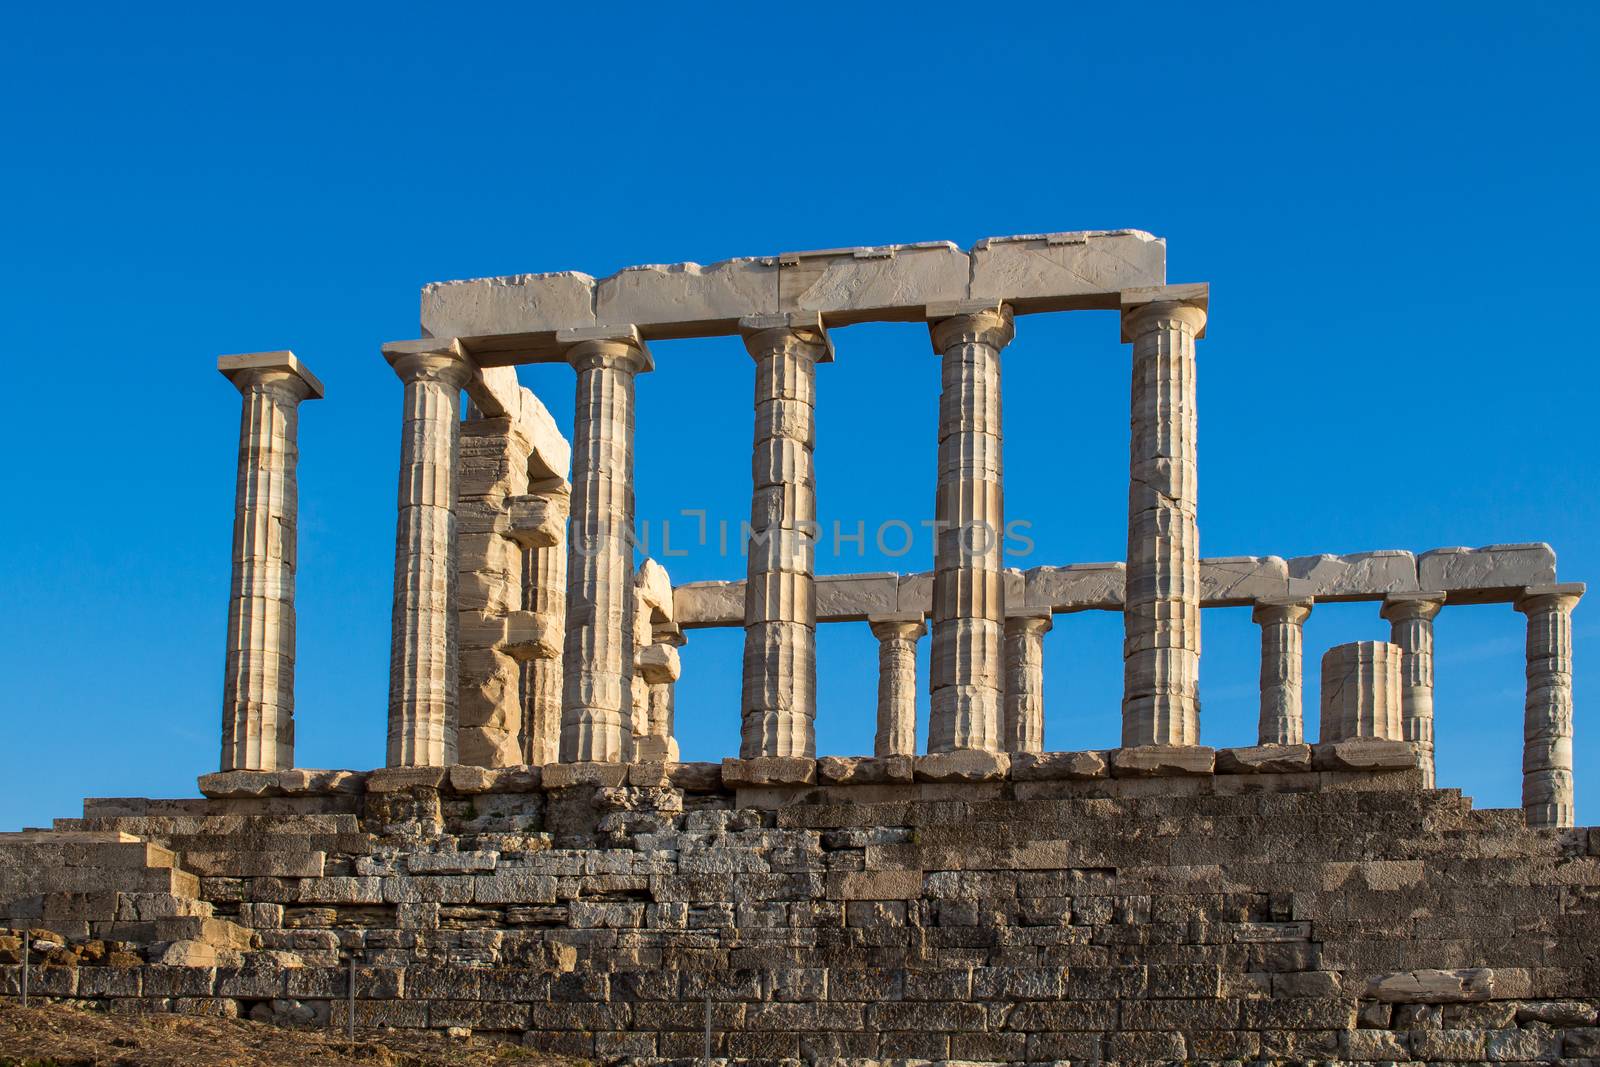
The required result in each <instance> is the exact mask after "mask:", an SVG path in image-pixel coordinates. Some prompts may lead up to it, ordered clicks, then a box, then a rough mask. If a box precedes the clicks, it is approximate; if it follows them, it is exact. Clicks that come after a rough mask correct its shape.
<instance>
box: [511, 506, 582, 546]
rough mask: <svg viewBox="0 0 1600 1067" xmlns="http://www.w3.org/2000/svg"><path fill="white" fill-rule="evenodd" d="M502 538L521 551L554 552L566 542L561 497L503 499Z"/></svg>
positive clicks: (563, 507)
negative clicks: (504, 537)
mask: <svg viewBox="0 0 1600 1067" xmlns="http://www.w3.org/2000/svg"><path fill="white" fill-rule="evenodd" d="M504 513H505V518H506V521H505V535H506V536H507V537H509V538H511V539H512V540H513V541H515V542H516V543H517V544H518V545H519V546H521V547H522V548H554V547H556V546H558V545H561V544H562V543H563V542H564V541H565V539H566V531H567V500H566V496H565V494H559V495H558V494H551V493H523V494H517V495H513V496H508V497H506V499H505V508H504Z"/></svg>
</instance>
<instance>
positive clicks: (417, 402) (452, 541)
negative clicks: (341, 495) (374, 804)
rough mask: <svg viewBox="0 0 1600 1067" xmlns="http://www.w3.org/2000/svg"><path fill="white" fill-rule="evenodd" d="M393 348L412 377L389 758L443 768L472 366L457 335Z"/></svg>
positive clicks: (450, 729)
mask: <svg viewBox="0 0 1600 1067" xmlns="http://www.w3.org/2000/svg"><path fill="white" fill-rule="evenodd" d="M385 355H387V356H389V359H390V363H391V364H392V365H393V367H394V369H395V373H396V374H398V375H399V376H400V380H401V381H403V382H404V383H405V401H404V417H403V423H402V427H401V433H400V494H399V511H400V514H399V521H398V522H397V524H396V536H395V554H394V616H393V627H392V633H393V640H392V644H391V647H390V653H389V742H388V763H389V766H391V767H437V766H444V765H447V764H451V763H454V762H455V761H456V730H457V704H456V699H457V692H456V687H457V683H458V667H459V664H458V660H457V642H456V635H457V632H458V628H459V620H458V619H457V617H456V608H457V605H456V590H457V577H456V551H457V546H456V516H455V466H456V453H457V449H458V447H459V439H460V429H461V389H462V387H463V386H464V385H465V384H466V382H467V379H468V378H469V377H470V376H471V373H472V368H471V365H470V364H469V363H468V362H467V361H466V358H465V357H464V356H463V355H462V353H461V350H460V347H459V346H458V345H456V344H455V343H454V342H449V343H445V344H442V345H441V346H440V347H439V348H437V349H435V350H432V351H421V352H418V351H405V352H400V353H390V352H387V351H386V352H385Z"/></svg>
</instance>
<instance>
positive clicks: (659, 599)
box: [633, 559, 674, 636]
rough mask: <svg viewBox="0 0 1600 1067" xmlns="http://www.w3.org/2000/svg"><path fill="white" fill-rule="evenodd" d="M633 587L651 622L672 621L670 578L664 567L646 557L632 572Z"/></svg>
mask: <svg viewBox="0 0 1600 1067" xmlns="http://www.w3.org/2000/svg"><path fill="white" fill-rule="evenodd" d="M633 588H634V592H635V595H637V596H638V597H639V599H640V600H642V601H643V602H644V604H645V606H646V607H648V608H649V609H650V621H651V623H652V624H654V623H661V622H672V621H673V618H674V613H673V602H672V598H673V591H672V579H671V578H670V577H669V576H668V575H667V569H666V568H665V567H663V566H662V565H661V564H659V563H657V562H656V561H655V560H653V559H646V560H645V561H644V562H643V563H641V564H639V569H638V570H637V571H635V572H634V575H633ZM635 636H641V635H635ZM643 636H648V635H643Z"/></svg>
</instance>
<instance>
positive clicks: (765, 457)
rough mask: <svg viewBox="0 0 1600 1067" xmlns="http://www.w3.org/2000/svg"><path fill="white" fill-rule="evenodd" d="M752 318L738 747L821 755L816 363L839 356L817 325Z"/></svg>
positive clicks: (748, 752)
mask: <svg viewBox="0 0 1600 1067" xmlns="http://www.w3.org/2000/svg"><path fill="white" fill-rule="evenodd" d="M772 323H773V320H771V319H767V318H762V319H747V320H745V321H744V322H743V323H742V324H741V325H742V326H743V328H744V336H745V345H746V347H748V348H749V350H750V355H751V356H752V357H753V358H754V359H755V362H756V391H755V447H754V458H753V462H752V466H751V470H752V482H753V494H752V497H751V503H750V539H749V544H748V557H747V560H746V581H745V615H744V622H745V633H744V684H743V695H742V699H741V708H740V713H741V720H742V728H741V731H740V742H739V754H740V756H742V757H744V758H746V759H748V758H751V757H755V756H800V757H807V758H809V757H812V756H815V755H816V748H817V742H816V727H815V720H816V704H817V663H816V626H817V616H816V602H815V582H814V579H813V577H812V572H813V557H814V556H815V552H816V482H815V478H814V475H813V466H812V458H811V452H812V447H813V445H814V443H815V437H816V416H815V408H816V365H817V363H819V362H823V361H826V360H827V359H829V358H831V353H830V350H829V347H828V340H827V335H826V334H825V333H824V331H823V330H822V329H821V325H820V322H818V323H816V324H815V325H799V324H789V323H785V324H783V325H773V324H772Z"/></svg>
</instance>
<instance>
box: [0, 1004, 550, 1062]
mask: <svg viewBox="0 0 1600 1067" xmlns="http://www.w3.org/2000/svg"><path fill="white" fill-rule="evenodd" d="M578 1063H579V1061H576V1060H562V1059H559V1058H557V1057H553V1056H548V1055H545V1054H543V1053H539V1052H534V1051H532V1050H530V1049H525V1048H523V1047H522V1046H520V1045H509V1044H492V1043H489V1042H487V1041H474V1040H461V1039H451V1038H447V1037H445V1036H444V1035H442V1034H432V1033H417V1032H412V1031H398V1030H385V1031H368V1032H359V1031H358V1032H357V1034H356V1041H355V1043H354V1044H352V1043H350V1042H348V1041H346V1040H344V1035H342V1034H337V1035H336V1034H332V1033H330V1032H328V1031H324V1030H286V1029H283V1028H281V1027H277V1026H271V1025H268V1024H266V1023H255V1022H248V1021H245V1020H241V1019H207V1018H198V1017H194V1016H187V1015H108V1014H105V1013H103V1012H98V1011H89V1010H85V1009H82V1008H76V1007H72V1006H70V1005H65V1004H49V1005H43V1006H30V1007H28V1008H27V1009H23V1008H22V1007H20V1006H19V1005H18V1004H17V1003H16V1002H15V1000H12V999H9V998H8V999H7V1000H6V1001H5V1002H4V1003H0V1067H67V1065H73V1067H77V1065H83V1067H113V1065H114V1067H202V1065H204V1067H281V1065H283V1064H293V1065H296V1067H298V1065H309V1064H316V1065H319V1067H320V1065H328V1067H334V1065H345V1064H350V1065H355V1064H360V1065H361V1067H499V1065H517V1067H576V1065H577V1064H578Z"/></svg>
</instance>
